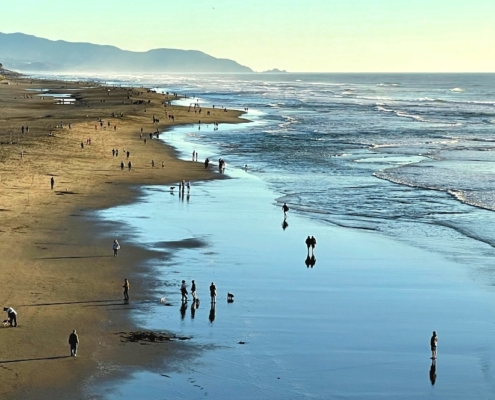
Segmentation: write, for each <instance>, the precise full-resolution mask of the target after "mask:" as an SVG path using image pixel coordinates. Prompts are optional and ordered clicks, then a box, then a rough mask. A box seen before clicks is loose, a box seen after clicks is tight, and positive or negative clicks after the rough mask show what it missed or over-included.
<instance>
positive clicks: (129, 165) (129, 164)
mask: <svg viewBox="0 0 495 400" xmlns="http://www.w3.org/2000/svg"><path fill="white" fill-rule="evenodd" d="M127 166H128V167H129V171H130V170H131V168H132V164H131V162H130V161H129V163H128V164H127Z"/></svg>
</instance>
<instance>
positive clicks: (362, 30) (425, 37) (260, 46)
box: [0, 0, 495, 72]
mask: <svg viewBox="0 0 495 400" xmlns="http://www.w3.org/2000/svg"><path fill="white" fill-rule="evenodd" d="M2 3H8V5H6V6H4V7H2V12H1V14H0V32H3V33H14V32H22V33H27V34H31V35H35V36H39V37H44V38H47V39H52V40H59V39H62V40H67V41H71V42H72V41H75V42H90V43H95V44H109V45H114V46H117V47H120V48H122V49H125V50H133V51H146V50H149V49H153V48H176V49H185V50H200V51H203V52H205V53H207V54H210V55H212V56H214V57H219V58H229V59H232V60H235V61H237V62H239V63H240V64H242V65H246V66H248V67H251V68H252V69H253V70H255V71H263V70H267V69H272V68H279V69H285V70H287V71H290V72H495V0H469V1H468V0H462V1H461V0H146V1H139V0H133V1H129V0H15V1H8V2H6V1H5V0H0V4H2Z"/></svg>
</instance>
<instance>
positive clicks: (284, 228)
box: [282, 219, 289, 231]
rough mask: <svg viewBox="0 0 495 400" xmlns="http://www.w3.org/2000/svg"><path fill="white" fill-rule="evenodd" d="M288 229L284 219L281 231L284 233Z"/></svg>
mask: <svg viewBox="0 0 495 400" xmlns="http://www.w3.org/2000/svg"><path fill="white" fill-rule="evenodd" d="M288 227H289V224H288V223H287V221H286V220H285V219H284V222H282V229H283V230H284V231H285V230H286V229H287V228H288Z"/></svg>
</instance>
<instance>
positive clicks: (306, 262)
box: [304, 254, 311, 268]
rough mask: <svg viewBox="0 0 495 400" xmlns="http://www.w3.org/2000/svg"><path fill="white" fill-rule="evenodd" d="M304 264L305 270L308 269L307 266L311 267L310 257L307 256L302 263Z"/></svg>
mask: <svg viewBox="0 0 495 400" xmlns="http://www.w3.org/2000/svg"><path fill="white" fill-rule="evenodd" d="M304 263H305V264H306V267H307V268H309V266H310V265H311V257H310V256H309V254H308V256H307V257H306V261H304Z"/></svg>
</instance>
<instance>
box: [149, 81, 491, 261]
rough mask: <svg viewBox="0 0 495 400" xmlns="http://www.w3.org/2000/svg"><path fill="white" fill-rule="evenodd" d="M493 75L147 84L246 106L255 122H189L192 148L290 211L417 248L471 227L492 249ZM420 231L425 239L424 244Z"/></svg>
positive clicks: (457, 236)
mask: <svg viewBox="0 0 495 400" xmlns="http://www.w3.org/2000/svg"><path fill="white" fill-rule="evenodd" d="M494 78H495V75H493V74H431V75H428V74H407V75H406V74H404V75H403V74H392V75H387V74H374V75H367V74H356V75H346V74H301V75H299V74H273V75H269V74H265V75H259V74H258V75H241V76H227V77H225V76H212V77H211V76H209V77H201V76H199V77H197V76H196V77H191V76H189V77H178V76H167V77H141V81H140V83H142V84H149V85H153V86H156V87H157V88H165V89H166V90H171V91H180V92H181V93H185V94H187V95H188V96H192V97H194V96H196V97H199V98H200V102H201V104H204V105H212V104H216V105H217V106H226V107H232V108H239V109H243V108H244V107H249V110H251V111H250V112H249V113H248V114H247V117H248V118H252V119H254V121H256V123H255V124H252V125H250V126H248V127H243V128H242V129H237V130H236V129H230V130H225V129H220V130H218V131H211V129H210V130H208V128H205V127H203V128H202V129H203V130H202V131H196V130H195V129H191V132H190V133H189V134H188V135H187V138H186V140H187V141H188V142H189V143H191V144H192V147H193V148H194V147H196V146H200V145H202V146H204V145H209V146H210V148H209V149H208V151H211V152H213V153H214V154H215V155H217V154H218V155H219V156H221V157H223V158H224V159H226V160H227V162H228V163H229V164H230V165H232V166H234V167H240V166H243V165H245V164H247V165H248V166H249V169H250V171H251V172H252V173H253V174H256V175H257V176H259V177H260V178H261V179H262V180H263V181H265V182H267V183H268V184H269V186H270V188H271V189H273V190H274V191H275V192H277V193H280V195H281V196H280V198H279V199H278V201H279V202H282V201H286V202H287V203H289V204H290V205H291V207H292V209H293V210H297V211H298V212H300V213H304V214H305V215H306V216H308V217H313V218H317V219H318V220H325V221H327V222H328V223H329V224H335V225H341V226H346V227H355V228H363V229H371V230H376V231H379V232H382V233H385V234H388V235H391V236H393V237H396V238H401V239H404V240H410V241H414V242H416V244H418V245H421V246H428V245H429V243H430V244H431V243H432V241H433V243H432V244H433V249H434V250H436V251H439V250H440V249H439V243H438V242H440V243H442V242H445V240H444V238H445V236H447V237H449V242H450V244H452V242H451V240H456V241H457V240H460V241H464V240H465V238H466V237H469V238H472V239H475V240H478V241H482V242H485V243H487V244H489V245H490V247H484V246H482V248H485V249H487V251H488V252H491V246H492V245H493V244H495V234H494V232H493V230H492V229H490V225H491V223H492V222H494V220H493V218H494V216H495V214H494V213H493V211H494V210H495V180H494V179H493V172H494V169H493V161H494V160H495V159H494V154H495V153H494V152H493V150H494V149H495V136H494V132H495V79H494ZM189 102H190V101H189V100H188V99H187V100H185V101H184V104H188V103H189ZM208 154H209V153H208ZM209 155H210V154H209ZM210 158H211V157H210ZM377 178H379V179H377ZM485 210H486V211H485ZM424 235H427V236H429V239H428V240H427V241H426V243H419V241H418V240H417V238H418V237H420V236H424ZM431 236H433V237H431ZM437 239H438V240H437ZM443 250H444V251H445V252H446V253H450V252H451V246H448V247H447V248H446V249H443ZM474 251H475V252H478V251H479V248H478V247H477V246H475V250H474Z"/></svg>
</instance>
